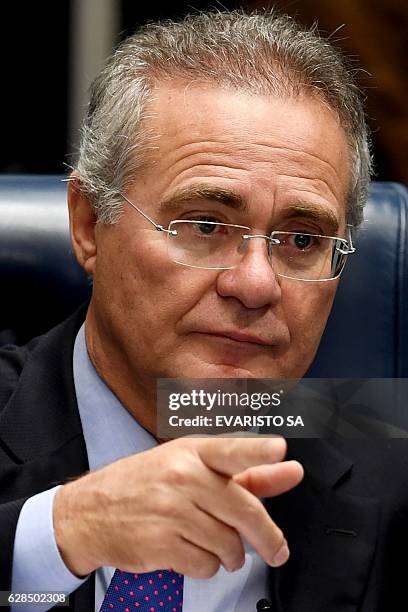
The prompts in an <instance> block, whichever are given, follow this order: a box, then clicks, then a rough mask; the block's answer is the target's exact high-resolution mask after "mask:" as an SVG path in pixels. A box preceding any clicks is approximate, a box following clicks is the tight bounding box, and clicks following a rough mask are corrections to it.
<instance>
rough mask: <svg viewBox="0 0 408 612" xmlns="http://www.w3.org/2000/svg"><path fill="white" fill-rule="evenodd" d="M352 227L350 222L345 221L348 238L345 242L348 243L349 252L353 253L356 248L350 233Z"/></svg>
mask: <svg viewBox="0 0 408 612" xmlns="http://www.w3.org/2000/svg"><path fill="white" fill-rule="evenodd" d="M352 227H353V226H352V225H351V223H347V230H348V240H347V242H348V243H349V253H355V252H356V249H355V247H354V244H353V237H352V235H351V230H352Z"/></svg>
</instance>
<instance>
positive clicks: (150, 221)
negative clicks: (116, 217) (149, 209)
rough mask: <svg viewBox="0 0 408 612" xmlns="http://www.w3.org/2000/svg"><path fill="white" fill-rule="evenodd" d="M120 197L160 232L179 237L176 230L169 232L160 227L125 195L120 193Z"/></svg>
mask: <svg viewBox="0 0 408 612" xmlns="http://www.w3.org/2000/svg"><path fill="white" fill-rule="evenodd" d="M118 195H120V197H121V198H123V199H124V200H126V202H127V203H128V204H130V205H131V206H132V208H134V209H135V210H137V212H138V213H140V214H141V215H142V217H144V218H145V219H146V221H149V223H151V224H152V225H154V227H155V228H156V229H157V231H158V232H166V233H167V234H172V235H173V236H174V235H177V232H176V231H175V230H168V229H166V228H165V227H163V226H162V225H159V224H158V223H156V222H155V221H153V219H151V218H150V217H149V216H148V215H146V213H144V212H143V210H140V208H138V207H137V206H136V204H133V202H131V201H130V200H129V199H128V198H127V197H126V196H125V195H123V193H120V192H118Z"/></svg>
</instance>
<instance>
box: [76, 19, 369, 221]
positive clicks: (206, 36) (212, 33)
mask: <svg viewBox="0 0 408 612" xmlns="http://www.w3.org/2000/svg"><path fill="white" fill-rule="evenodd" d="M354 73H355V70H353V69H351V68H350V66H349V65H348V63H347V60H345V58H344V57H343V56H342V54H341V53H340V52H339V51H338V50H337V49H336V48H335V47H334V46H333V45H332V44H331V43H330V42H329V41H328V40H326V39H324V38H322V37H320V36H319V34H318V33H317V32H316V28H315V27H313V28H311V29H307V28H304V27H303V26H301V25H299V24H298V23H297V22H296V21H295V20H293V19H292V18H290V17H289V16H286V15H280V14H277V13H276V12H275V11H274V10H272V11H266V12H261V13H259V12H255V13H245V12H244V11H241V10H240V11H232V12H210V13H201V14H197V15H190V16H187V17H186V18H184V19H183V20H182V21H179V22H176V21H164V22H159V23H149V24H147V25H145V26H143V27H142V28H141V29H140V30H138V31H137V32H136V33H135V34H133V35H132V36H130V37H129V38H127V39H126V40H125V41H124V42H123V43H122V44H121V45H120V46H119V47H118V49H117V50H116V52H115V53H114V54H113V55H112V56H111V58H110V59H109V61H108V63H107V64H106V66H105V68H104V69H103V70H102V71H101V73H100V74H99V75H98V77H97V78H96V79H95V81H94V82H93V84H92V87H91V96H90V102H89V106H88V110H87V114H86V116H85V119H84V123H83V127H82V141H81V145H80V151H79V159H78V163H77V170H78V172H79V175H80V181H79V184H80V188H81V189H82V190H83V191H84V192H85V193H86V194H87V195H88V196H89V197H90V198H91V200H92V202H93V205H94V206H95V210H96V213H97V218H98V221H101V222H103V223H115V222H116V221H117V220H118V219H119V218H120V215H121V211H122V206H123V200H122V199H121V198H120V196H119V195H118V192H122V193H126V191H127V190H128V189H129V188H130V187H131V186H132V184H134V183H135V181H136V179H137V171H138V170H140V169H141V168H142V167H143V165H144V164H145V163H146V161H147V160H148V158H149V155H151V153H152V151H153V150H154V146H153V142H154V136H155V135H154V133H153V132H152V130H151V128H150V129H149V120H148V103H149V101H150V100H151V99H152V94H153V89H154V87H155V85H156V84H157V83H158V82H160V81H162V82H163V81H166V80H169V79H174V78H181V79H183V80H187V81H191V80H194V81H195V82H197V81H198V82H199V83H200V82H201V83H206V84H213V85H216V86H218V87H223V88H233V89H236V90H244V91H247V92H249V93H251V94H255V95H256V94H258V95H264V94H268V95H277V96H292V97H296V96H298V95H300V94H302V93H309V94H311V95H315V96H316V95H317V96H318V97H319V98H320V99H321V100H322V102H323V103H324V104H326V105H327V106H328V107H329V108H330V109H332V110H333V111H334V112H335V113H336V114H337V116H338V118H339V120H340V123H341V125H342V127H343V129H344V131H345V134H346V136H347V139H348V143H349V149H350V159H351V167H352V176H351V182H350V189H349V197H348V202H347V222H348V223H351V224H352V225H353V226H354V227H357V226H358V225H359V224H360V223H361V221H362V218H363V208H364V205H365V202H366V199H367V191H368V185H369V181H370V175H371V156H370V147H369V136H368V130H367V126H366V121H365V115H364V110H363V102H362V96H361V93H360V91H359V89H358V87H357V85H356V82H355V78H354Z"/></svg>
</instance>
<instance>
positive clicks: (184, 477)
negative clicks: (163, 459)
mask: <svg viewBox="0 0 408 612" xmlns="http://www.w3.org/2000/svg"><path fill="white" fill-rule="evenodd" d="M164 479H165V481H166V482H167V483H169V484H170V485H172V486H183V485H185V484H186V483H187V482H189V480H190V474H189V473H188V471H187V469H186V466H184V465H182V464H181V463H179V462H177V463H176V462H174V463H171V464H169V465H168V466H167V467H166V469H165V473H164Z"/></svg>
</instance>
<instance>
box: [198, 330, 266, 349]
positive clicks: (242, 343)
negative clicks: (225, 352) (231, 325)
mask: <svg viewBox="0 0 408 612" xmlns="http://www.w3.org/2000/svg"><path fill="white" fill-rule="evenodd" d="M200 335H201V336H205V337H207V338H209V339H211V340H215V341H217V342H218V343H220V344H223V345H224V346H226V347H227V346H229V347H231V348H234V349H235V350H238V351H240V352H241V351H249V352H254V351H256V352H259V350H265V349H270V348H272V345H270V344H260V343H258V342H250V341H248V340H236V339H235V338H230V336H222V335H220V334H208V333H200Z"/></svg>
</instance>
